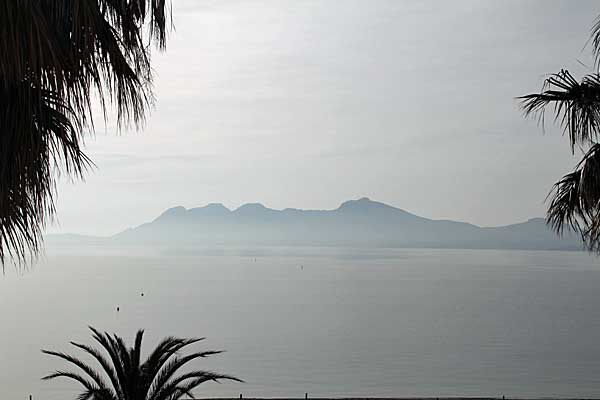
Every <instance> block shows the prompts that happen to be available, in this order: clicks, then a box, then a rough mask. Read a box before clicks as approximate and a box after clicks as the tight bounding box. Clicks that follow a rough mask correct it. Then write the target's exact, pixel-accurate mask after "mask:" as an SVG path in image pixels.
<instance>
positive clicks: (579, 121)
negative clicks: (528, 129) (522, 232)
mask: <svg viewBox="0 0 600 400" xmlns="http://www.w3.org/2000/svg"><path fill="white" fill-rule="evenodd" d="M591 42H592V45H593V53H594V55H595V58H596V65H597V66H600V19H598V20H597V22H596V23H595V25H594V27H593V28H592V36H591ZM520 99H521V100H522V106H523V110H524V112H525V114H526V115H536V116H538V117H539V119H540V121H541V122H543V119H544V112H545V111H546V108H547V107H551V108H552V111H553V113H554V121H555V122H557V123H558V124H560V126H561V128H562V129H563V131H564V133H565V134H566V135H567V136H568V138H569V142H570V145H571V152H572V153H575V150H576V149H579V150H580V151H581V152H582V153H583V157H582V159H581V161H580V162H579V163H578V164H577V166H576V167H575V170H574V171H572V172H571V173H569V174H567V175H565V176H563V177H562V178H561V179H560V180H559V181H558V182H557V183H556V184H555V185H554V187H553V190H552V191H551V192H550V194H549V195H548V197H549V198H550V205H549V207H548V211H547V221H548V224H549V225H550V226H551V227H552V228H553V229H554V230H555V231H556V232H557V233H559V234H561V233H562V232H563V230H564V229H565V228H571V229H572V230H574V231H575V232H578V233H580V234H581V237H582V239H583V240H584V242H585V243H586V245H587V246H588V248H589V250H590V251H595V252H597V253H600V74H599V73H598V72H597V70H596V71H595V72H594V73H591V74H588V75H585V76H584V77H582V78H581V79H580V80H577V79H576V78H575V77H574V76H573V75H572V74H571V73H570V72H569V71H567V70H561V71H560V72H559V73H557V74H553V75H551V76H550V77H549V78H548V79H546V81H545V82H544V86H543V87H542V90H541V92H540V93H533V94H529V95H526V96H522V97H520Z"/></svg>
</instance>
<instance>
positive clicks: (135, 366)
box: [42, 327, 242, 400]
mask: <svg viewBox="0 0 600 400" xmlns="http://www.w3.org/2000/svg"><path fill="white" fill-rule="evenodd" d="M90 330H91V331H92V336H93V337H94V339H95V340H96V342H98V343H99V344H100V345H101V346H102V348H103V349H104V350H105V351H106V353H108V358H106V357H105V356H104V355H103V354H102V352H100V351H99V350H97V349H95V348H93V347H90V346H87V345H84V344H79V343H74V342H71V344H72V345H73V346H75V347H77V348H79V349H81V350H83V351H84V352H86V353H87V354H89V355H91V356H92V357H93V358H94V359H95V360H96V361H97V362H98V364H100V367H101V369H100V371H98V370H96V369H95V368H93V367H92V366H90V365H89V364H87V363H85V362H84V361H82V360H81V359H79V358H77V357H74V356H71V355H68V354H65V353H60V352H56V351H49V350H42V352H43V353H45V354H48V355H51V356H55V357H58V358H61V359H63V360H65V361H67V362H69V363H71V364H72V365H75V366H76V367H77V368H78V369H79V370H80V371H79V372H71V371H57V372H55V373H53V374H50V375H48V376H45V377H44V378H42V379H44V380H50V379H55V378H67V379H71V380H74V381H76V382H78V383H79V384H81V386H83V388H84V390H83V392H82V393H81V394H80V395H79V396H78V397H77V399H78V400H178V399H181V398H183V397H184V396H187V397H189V398H192V399H193V398H194V395H193V393H192V391H193V390H194V389H195V388H196V387H198V386H199V385H200V384H202V383H204V382H207V381H215V382H219V381H220V380H233V381H238V382H242V381H241V380H239V379H237V378H235V377H233V376H229V375H222V374H218V373H214V372H208V371H191V372H185V373H180V374H177V372H178V371H179V370H180V369H181V368H182V367H184V366H185V365H187V364H188V363H189V362H190V361H192V360H195V359H198V358H204V357H208V356H211V355H213V354H218V353H221V351H202V352H196V353H191V354H189V355H186V356H180V355H179V352H180V351H181V350H182V349H183V348H184V347H186V346H189V345H191V344H193V343H196V342H199V341H200V340H203V338H201V339H180V338H175V337H167V338H165V339H163V341H162V342H160V344H159V345H158V346H157V347H156V348H155V349H154V350H153V351H152V353H151V354H150V355H149V356H148V358H147V359H146V361H144V362H143V363H142V362H141V352H142V337H143V335H144V331H142V330H140V331H138V333H137V335H136V337H135V344H134V346H133V347H131V348H128V347H127V346H126V345H125V342H124V341H123V339H122V338H120V337H118V336H117V335H110V334H108V333H106V332H105V333H100V332H99V331H97V330H96V329H94V328H92V327H90ZM81 372H83V374H82V373H81ZM103 375H106V376H105V377H104V376H103ZM106 378H108V382H109V383H108V382H107V381H106Z"/></svg>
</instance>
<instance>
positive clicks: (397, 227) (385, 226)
mask: <svg viewBox="0 0 600 400" xmlns="http://www.w3.org/2000/svg"><path fill="white" fill-rule="evenodd" d="M107 241H108V242H113V243H121V244H130V245H131V244H133V245H151V246H170V247H173V246H175V247H177V246H183V247H193V246H215V245H217V246H220V245H227V246H229V245H233V246H343V247H349V246H350V247H393V248H408V247H417V248H428V247H431V248H467V249H478V248H481V249H525V250H581V249H582V248H583V245H582V242H581V240H580V238H579V237H578V236H577V235H575V234H573V233H572V232H567V233H566V234H565V235H564V236H563V237H558V236H556V235H555V234H554V233H553V232H552V231H551V230H550V229H549V228H548V227H547V226H546V223H545V220H544V219H543V218H539V217H538V218H530V219H528V220H527V221H524V222H519V223H516V224H510V225H504V226H495V227H481V226H477V225H474V224H471V223H468V222H461V221H453V220H447V219H440V220H436V219H429V218H426V217H422V216H419V215H416V214H413V213H410V212H408V211H406V210H404V209H401V208H397V207H394V206H391V205H388V204H385V203H382V202H378V201H373V200H371V199H369V198H367V197H362V198H359V199H356V200H348V201H344V202H343V203H341V204H340V206H339V207H338V208H336V209H332V210H302V209H295V208H285V209H281V210H276V209H271V208H268V207H266V206H264V205H263V204H261V203H246V204H243V205H241V206H239V207H238V208H235V209H229V208H227V207H225V206H224V205H223V204H221V203H210V204H207V205H205V206H202V207H193V208H189V209H188V208H185V207H183V206H176V207H171V208H169V209H167V210H165V211H164V212H163V213H161V214H160V215H159V216H158V217H156V218H155V219H154V220H152V221H150V222H148V223H145V224H141V225H139V226H136V227H132V228H129V229H126V230H124V231H122V232H119V233H117V234H115V235H112V236H110V237H108V238H107Z"/></svg>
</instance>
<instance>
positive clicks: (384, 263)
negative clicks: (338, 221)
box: [0, 248, 600, 400]
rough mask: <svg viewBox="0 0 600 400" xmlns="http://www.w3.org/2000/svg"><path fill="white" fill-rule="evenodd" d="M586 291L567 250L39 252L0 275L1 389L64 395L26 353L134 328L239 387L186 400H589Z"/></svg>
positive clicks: (599, 312)
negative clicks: (36, 258) (174, 345)
mask: <svg viewBox="0 0 600 400" xmlns="http://www.w3.org/2000/svg"><path fill="white" fill-rule="evenodd" d="M100 254H101V252H100ZM598 287H600V269H598V259H597V258H596V257H592V256H589V255H587V254H584V253H580V252H541V251H537V252H525V251H492V250H479V251H465V250H429V249H424V250H410V249H404V250H368V251H367V250H364V251H362V250H342V249H327V248H321V249H316V248H304V249H296V250H287V251H282V250H281V249H279V250H276V249H272V248H263V249H258V250H256V249H248V250H244V251H241V252H238V253H237V254H233V253H232V254H220V255H219V254H215V255H196V256H178V255H173V256H160V255H157V256H154V255H153V256H145V257H144V256H139V257H138V256H129V257H122V256H101V255H98V256H67V255H59V254H49V255H48V256H47V257H46V258H45V259H44V260H43V261H42V262H41V263H39V264H38V265H37V266H36V267H35V269H34V270H33V271H30V272H29V273H26V274H25V275H24V276H20V277H16V276H15V275H14V273H13V272H12V271H9V272H8V274H7V276H6V277H5V278H4V279H2V280H0V299H1V301H0V315H3V316H4V320H3V321H2V324H0V336H1V337H2V338H3V339H2V340H1V341H0V359H1V360H2V363H1V364H0V387H1V388H2V393H3V396H2V397H3V398H7V399H25V398H27V396H28V395H29V394H30V393H31V394H33V396H34V399H46V400H59V399H64V398H73V397H74V396H75V394H76V391H75V390H74V388H75V387H74V386H70V385H69V384H67V383H66V382H59V381H55V382H51V383H45V382H41V381H40V380H39V378H40V377H41V376H43V375H44V374H47V373H50V372H52V371H54V370H55V369H62V368H64V367H66V366H65V364H64V363H61V362H59V361H57V360H53V359H50V358H49V357H47V356H44V355H43V354H41V353H40V351H39V350H40V349H41V348H49V349H55V350H69V351H71V352H73V350H74V349H71V348H69V345H68V341H69V340H75V341H78V342H83V343H90V344H91V337H90V335H89V334H88V332H87V331H86V325H88V324H91V325H93V326H95V327H97V328H99V329H101V330H108V331H110V332H116V333H118V334H120V335H122V336H124V337H125V338H127V339H128V340H131V339H132V338H133V335H134V333H135V331H136V330H137V329H138V328H141V327H143V328H145V329H146V332H147V336H146V339H145V349H146V350H148V349H150V348H151V347H152V346H153V345H154V344H156V343H157V341H158V340H159V339H160V338H162V337H163V336H167V335H178V336H206V337H207V340H206V341H205V342H203V344H202V345H201V346H198V348H199V349H200V348H202V349H226V350H227V352H226V353H225V354H223V355H220V356H215V357H213V358H210V359H208V360H203V361H200V362H199V363H197V364H196V365H195V366H197V367H202V368H206V369H211V370H216V371H221V372H226V373H230V374H233V375H236V376H238V377H240V378H242V379H244V380H245V381H246V383H245V384H237V383H223V384H220V385H219V384H206V385H203V387H201V389H200V390H198V392H197V393H196V394H197V395H198V396H199V397H208V396H229V397H237V396H238V395H239V393H243V394H244V396H245V397H251V396H252V397H254V396H290V397H302V396H303V395H304V393H305V392H308V393H309V395H310V396H351V395H353V396H368V397H376V396H413V395H415V396H417V395H419V396H449V395H464V396H488V395H489V396H502V395H506V396H534V397H545V396H549V397H550V396H552V397H558V396H565V397H577V396H586V397H594V396H600V340H598V338H600V291H599V290H598ZM142 292H143V293H144V296H143V297H142V296H141V293H142ZM117 306H118V307H120V311H119V312H117V311H116V307H117Z"/></svg>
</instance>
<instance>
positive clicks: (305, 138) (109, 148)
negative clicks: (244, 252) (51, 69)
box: [48, 0, 600, 234]
mask: <svg viewBox="0 0 600 400" xmlns="http://www.w3.org/2000/svg"><path fill="white" fill-rule="evenodd" d="M173 12H174V15H173V18H174V22H175V26H176V31H175V32H173V34H172V35H171V40H170V41H169V44H168V49H167V52H166V53H165V54H161V55H156V56H155V58H154V65H155V69H156V74H157V79H156V95H157V104H156V108H155V110H154V111H153V112H152V114H151V116H150V118H149V119H148V122H147V124H146V127H145V128H144V129H143V131H141V132H138V133H135V132H133V133H128V132H124V133H122V134H120V135H119V134H117V133H116V132H115V130H114V129H113V127H112V126H111V125H112V124H109V126H108V127H107V128H106V129H99V130H98V132H97V133H96V135H95V137H92V138H89V139H88V140H87V142H86V148H87V151H88V152H89V154H90V155H91V156H92V158H93V160H94V161H95V162H96V164H97V166H98V168H97V170H95V171H93V172H91V173H90V174H89V175H88V177H87V179H86V182H85V183H81V182H77V183H70V182H67V181H63V182H62V183H61V185H60V186H59V197H58V225H54V226H52V227H50V228H49V229H48V230H49V231H50V232H57V231H59V232H80V233H92V234H110V233H115V232H117V231H120V230H122V229H124V228H126V227H129V226H133V225H137V224H140V223H143V222H146V221H148V220H150V219H153V218H154V217H155V216H156V215H158V214H159V213H160V212H161V211H163V210H164V209H165V208H168V207H172V206H175V205H183V206H186V207H194V206H201V205H204V204H206V203H210V202H222V203H224V204H225V205H226V206H228V207H230V208H235V207H237V206H239V205H241V204H243V203H246V202H262V203H263V204H265V205H266V206H268V207H272V208H285V207H297V208H318V209H331V208H336V207H337V206H338V205H339V203H341V202H342V201H344V200H347V199H351V198H358V197H362V196H368V197H370V198H372V199H375V200H379V201H383V202H386V203H389V204H392V205H395V206H397V207H400V208H403V209H406V210H408V211H410V212H413V213H416V214H420V215H423V216H426V217H431V218H449V219H455V220H462V221H468V222H472V223H475V224H479V225H497V224H508V223H513V222H517V221H521V220H525V219H527V218H530V217H534V216H540V215H543V213H544V198H545V196H546V194H547V192H548V190H549V189H550V187H551V185H552V183H553V182H554V181H555V180H556V179H558V178H559V177H560V176H562V174H564V173H567V172H568V171H569V170H570V169H571V168H572V167H573V165H574V164H575V162H576V159H575V158H573V157H572V156H571V155H570V152H569V147H568V143H567V141H566V139H565V138H563V137H561V135H560V133H559V132H558V131H556V130H553V129H547V131H546V134H545V135H543V134H542V132H541V130H540V129H539V128H538V127H537V125H536V122H535V121H533V120H524V119H523V118H522V116H521V113H520V111H519V108H518V103H517V102H516V100H515V99H514V97H515V96H518V95H521V94H525V93H528V92H532V91H536V90H538V89H539V88H540V86H541V84H542V81H543V79H544V76H545V74H546V73H551V72H557V71H558V70H559V69H560V68H562V67H568V68H570V69H571V70H572V71H573V72H575V73H577V74H581V73H585V72H587V71H589V69H588V68H587V67H584V66H582V65H581V64H580V63H579V61H580V62H581V63H583V64H585V65H590V64H591V58H590V52H589V48H586V49H584V48H583V47H584V45H585V43H586V41H587V39H588V37H589V30H590V28H591V26H592V24H593V22H594V19H595V17H596V15H597V14H599V13H600V5H599V4H598V3H597V2H593V1H578V2H573V1H569V0H565V1H506V0H503V1H491V0H490V1H451V2H450V1H436V2H433V1H431V2H430V1H367V0H363V1H334V0H331V1H324V0H319V1H280V0H273V1H257V0H253V1H214V2H213V1H196V0H187V1H184V0H173ZM548 125H549V124H548Z"/></svg>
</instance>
